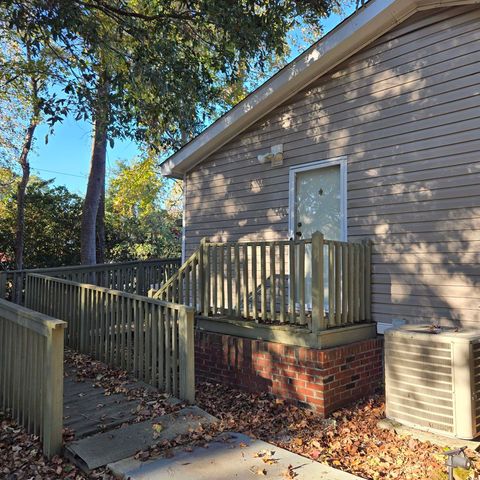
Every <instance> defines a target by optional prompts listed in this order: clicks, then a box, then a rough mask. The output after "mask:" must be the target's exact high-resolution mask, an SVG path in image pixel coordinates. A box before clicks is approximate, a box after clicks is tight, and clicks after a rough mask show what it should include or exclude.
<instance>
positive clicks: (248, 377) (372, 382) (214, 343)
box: [195, 331, 383, 416]
mask: <svg viewBox="0 0 480 480" xmlns="http://www.w3.org/2000/svg"><path fill="white" fill-rule="evenodd" d="M382 351H383V340H382V339H381V338H377V339H372V340H363V341H361V342H356V343H352V344H350V345H344V346H341V347H335V348H330V349H326V350H317V349H313V348H304V347H293V346H288V345H282V344H279V343H273V342H265V341H261V340H250V339H246V338H239V337H232V336H229V335H221V334H216V333H210V332H204V331H197V332H196V334H195V368H196V377H197V382H202V381H208V382H212V383H223V384H226V385H230V386H232V387H236V388H240V389H242V390H247V391H253V392H259V391H268V392H270V393H272V394H274V395H276V396H277V397H279V398H283V399H286V400H292V401H295V402H297V403H300V404H307V405H309V406H311V407H313V408H314V409H315V410H316V411H317V412H318V413H320V414H322V415H325V416H326V415H329V414H330V413H331V412H333V411H334V410H336V409H338V408H339V407H341V406H343V405H346V404H348V403H350V402H353V401H354V400H357V399H359V398H361V397H364V396H366V395H369V394H370V393H372V392H373V391H374V390H375V388H376V387H378V386H379V385H380V384H381V382H382V375H383V367H382Z"/></svg>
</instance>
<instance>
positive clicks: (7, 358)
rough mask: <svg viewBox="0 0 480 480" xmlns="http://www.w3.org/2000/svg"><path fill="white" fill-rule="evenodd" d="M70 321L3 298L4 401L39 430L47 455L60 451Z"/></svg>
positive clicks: (0, 385)
mask: <svg viewBox="0 0 480 480" xmlns="http://www.w3.org/2000/svg"><path fill="white" fill-rule="evenodd" d="M65 327H66V323H65V322H63V321H60V320H55V319H53V318H51V317H47V316H46V315H43V314H41V313H39V312H34V311H32V310H28V309H27V308H24V307H21V306H19V305H15V304H14V303H11V302H8V301H5V300H2V299H0V402H1V405H2V409H3V410H4V411H5V410H7V409H8V410H10V412H11V414H12V416H13V418H15V419H16V421H17V423H19V424H21V425H23V426H24V427H25V428H26V429H27V431H28V432H30V433H33V434H35V435H39V436H40V438H41V439H42V443H43V452H44V453H45V455H47V456H48V457H51V456H52V455H55V454H58V453H60V450H61V447H62V429H63V342H64V328H65Z"/></svg>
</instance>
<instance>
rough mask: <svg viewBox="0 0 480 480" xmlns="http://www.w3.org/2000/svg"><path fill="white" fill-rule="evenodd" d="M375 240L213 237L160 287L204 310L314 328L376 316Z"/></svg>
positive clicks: (163, 295)
mask: <svg viewBox="0 0 480 480" xmlns="http://www.w3.org/2000/svg"><path fill="white" fill-rule="evenodd" d="M370 263H371V244H370V242H363V243H353V242H339V241H332V240H325V239H324V238H323V235H322V234H320V233H316V234H314V235H313V238H312V239H309V240H295V241H275V242H242V243H232V242H226V243H213V242H208V241H207V240H202V243H201V245H200V248H199V249H198V250H197V251H196V252H195V253H194V254H193V255H192V256H191V257H190V258H189V259H188V260H187V262H186V263H185V264H184V265H182V267H181V268H180V269H179V270H178V271H177V272H176V273H175V274H174V275H172V277H171V278H170V279H169V280H168V281H167V282H166V283H165V284H164V285H163V287H162V288H160V289H159V290H158V291H157V292H155V293H154V294H153V297H154V298H160V299H162V300H166V301H171V302H177V303H181V304H184V305H190V306H192V307H194V308H195V309H196V311H197V312H199V313H201V314H203V315H204V316H209V315H210V316H212V315H213V316H214V315H224V316H227V317H230V318H237V319H253V320H256V321H262V322H271V323H273V322H275V323H277V322H278V323H284V324H295V325H305V326H308V327H309V328H310V330H311V331H313V332H316V331H321V330H325V329H327V328H332V327H339V326H346V325H350V324H354V323H360V322H365V321H367V320H370V318H371V317H370V268H371V267H370Z"/></svg>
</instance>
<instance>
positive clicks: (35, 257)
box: [0, 169, 82, 268]
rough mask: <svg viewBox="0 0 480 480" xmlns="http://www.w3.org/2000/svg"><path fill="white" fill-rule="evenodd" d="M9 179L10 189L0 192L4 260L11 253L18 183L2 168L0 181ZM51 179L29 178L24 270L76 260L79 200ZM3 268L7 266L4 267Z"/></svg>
mask: <svg viewBox="0 0 480 480" xmlns="http://www.w3.org/2000/svg"><path fill="white" fill-rule="evenodd" d="M4 178H13V182H10V183H9V184H10V185H11V187H10V188H4V189H2V190H0V232H1V235H0V252H1V253H2V254H3V257H4V258H6V259H9V258H13V254H14V250H15V230H16V213H15V208H12V207H13V206H14V205H15V204H16V203H17V198H16V195H17V188H16V185H15V184H16V183H19V182H21V178H20V177H19V176H15V175H14V174H13V173H12V172H9V171H8V170H6V169H2V170H0V179H4ZM52 182H53V180H49V181H44V180H41V179H39V178H36V177H33V178H32V179H31V181H30V184H29V185H28V187H27V191H26V195H25V205H26V209H25V266H26V267H27V268H37V267H38V268H40V267H53V266H58V265H75V264H78V263H79V261H80V242H79V238H80V216H81V208H82V199H81V197H79V196H78V195H75V194H72V193H70V192H69V191H68V190H67V189H66V188H65V187H54V186H52ZM4 266H11V265H8V262H7V265H4Z"/></svg>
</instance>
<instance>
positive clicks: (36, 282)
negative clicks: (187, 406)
mask: <svg viewBox="0 0 480 480" xmlns="http://www.w3.org/2000/svg"><path fill="white" fill-rule="evenodd" d="M25 303H26V305H27V306H28V307H29V308H32V309H34V310H37V311H40V312H43V313H45V314H47V315H52V316H55V317H57V318H62V319H65V320H67V321H68V329H67V335H66V343H67V345H68V346H69V347H71V348H73V349H75V350H77V351H80V352H83V353H86V354H89V355H91V356H92V357H93V358H95V359H97V360H100V361H103V362H105V363H107V364H109V365H112V366H115V367H119V368H122V369H125V370H127V371H129V372H131V373H132V374H133V375H134V376H135V377H137V378H139V379H141V380H143V381H145V382H147V383H149V384H151V385H153V386H154V387H156V388H159V389H160V390H162V391H165V392H167V393H171V394H172V395H175V396H178V397H179V398H182V399H185V400H189V401H193V400H194V396H195V378H194V354H193V352H194V346H193V341H194V340H193V335H194V312H193V309H192V308H189V307H186V306H184V305H178V304H174V303H168V302H161V301H158V300H154V299H152V298H147V297H145V296H140V295H135V294H131V293H127V292H120V291H116V290H111V289H108V288H104V287H98V286H95V285H88V284H81V283H78V282H73V281H70V280H64V279H61V278H57V277H48V276H45V275H40V274H30V273H29V274H27V279H26V289H25Z"/></svg>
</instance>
